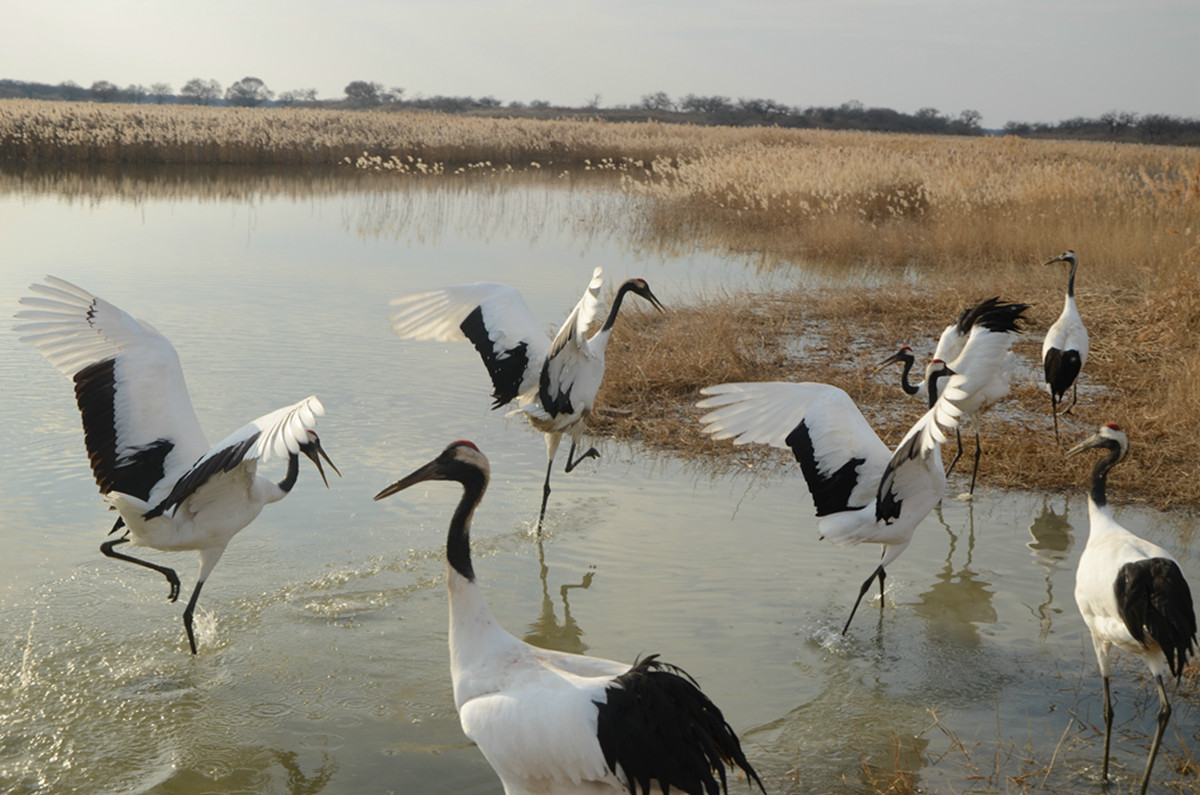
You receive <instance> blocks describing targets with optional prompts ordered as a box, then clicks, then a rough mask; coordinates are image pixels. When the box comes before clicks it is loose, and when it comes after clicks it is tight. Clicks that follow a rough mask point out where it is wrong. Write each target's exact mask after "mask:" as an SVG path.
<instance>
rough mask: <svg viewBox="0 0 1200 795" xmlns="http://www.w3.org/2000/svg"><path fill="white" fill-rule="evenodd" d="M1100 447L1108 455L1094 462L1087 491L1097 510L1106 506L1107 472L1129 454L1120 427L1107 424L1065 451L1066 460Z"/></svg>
mask: <svg viewBox="0 0 1200 795" xmlns="http://www.w3.org/2000/svg"><path fill="white" fill-rule="evenodd" d="M1093 447H1100V448H1103V449H1105V450H1107V451H1108V455H1106V456H1104V457H1103V458H1101V459H1100V460H1099V461H1097V462H1096V466H1095V467H1094V468H1093V469H1092V484H1091V488H1090V489H1089V491H1088V499H1089V501H1090V502H1091V504H1092V505H1094V506H1095V507H1097V508H1104V507H1106V506H1107V505H1108V494H1107V491H1108V471H1109V470H1110V469H1112V468H1113V467H1114V466H1116V465H1117V464H1118V463H1120V461H1121V459H1123V458H1124V457H1125V456H1126V455H1127V454H1128V453H1129V439H1128V437H1127V436H1126V435H1125V432H1124V431H1122V430H1121V426H1119V425H1117V424H1116V423H1115V422H1107V423H1105V424H1104V425H1101V426H1100V430H1099V431H1097V432H1096V433H1095V434H1094V435H1093V436H1091V437H1090V438H1088V439H1086V440H1084V441H1083V442H1080V443H1079V444H1077V445H1075V446H1074V447H1072V448H1071V449H1070V450H1068V451H1067V458H1070V457H1072V456H1075V455H1078V454H1079V453H1082V452H1083V451H1084V450H1088V449H1091V448H1093Z"/></svg>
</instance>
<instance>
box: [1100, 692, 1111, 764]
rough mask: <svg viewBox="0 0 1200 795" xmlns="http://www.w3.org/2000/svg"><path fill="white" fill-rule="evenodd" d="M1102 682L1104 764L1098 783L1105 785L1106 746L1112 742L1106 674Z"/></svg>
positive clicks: (1109, 697)
mask: <svg viewBox="0 0 1200 795" xmlns="http://www.w3.org/2000/svg"><path fill="white" fill-rule="evenodd" d="M1103 681H1104V762H1103V763H1102V764H1101V765H1100V783H1101V784H1105V783H1107V782H1108V746H1109V741H1110V740H1112V722H1113V710H1112V698H1111V696H1110V694H1109V677H1108V675H1107V674H1105V676H1104V679H1103Z"/></svg>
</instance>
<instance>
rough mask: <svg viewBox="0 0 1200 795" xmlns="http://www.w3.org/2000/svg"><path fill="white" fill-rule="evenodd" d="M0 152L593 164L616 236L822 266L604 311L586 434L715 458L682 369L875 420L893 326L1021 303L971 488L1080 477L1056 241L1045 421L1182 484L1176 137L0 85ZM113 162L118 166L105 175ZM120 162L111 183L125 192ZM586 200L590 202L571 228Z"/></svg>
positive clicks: (1195, 367)
mask: <svg viewBox="0 0 1200 795" xmlns="http://www.w3.org/2000/svg"><path fill="white" fill-rule="evenodd" d="M0 161H7V162H9V163H14V162H15V163H24V164H30V163H35V162H52V163H59V164H90V163H104V162H112V163H121V164H134V163H165V162H170V163H191V164H199V163H204V164H213V163H237V164H252V165H256V166H263V165H273V164H307V165H316V166H329V165H332V164H336V163H343V164H349V165H352V166H355V169H353V171H359V172H360V173H362V175H363V177H364V178H368V177H370V176H374V175H375V173H376V172H390V173H398V174H404V175H409V176H415V177H417V178H421V179H429V178H431V179H438V180H442V179H447V178H450V177H453V176H454V175H455V174H459V173H462V172H472V173H479V172H480V171H489V172H506V173H511V172H512V169H514V168H517V169H521V170H526V171H535V170H541V169H546V168H548V167H553V168H554V173H561V171H560V169H580V168H582V169H590V170H593V171H608V172H616V173H617V174H618V175H620V176H621V179H622V181H623V186H624V188H625V190H626V191H627V192H628V193H629V194H631V195H632V196H633V197H635V199H637V200H639V201H640V207H641V213H640V215H639V217H638V221H637V222H636V224H637V228H636V230H635V234H637V235H639V236H641V237H642V238H643V240H644V241H645V242H647V243H653V244H655V245H657V246H660V247H668V248H669V247H670V246H671V245H672V244H678V245H680V246H694V245H695V244H696V243H697V242H699V244H700V245H702V246H705V247H708V248H711V249H714V250H718V251H726V252H728V251H736V252H748V253H749V254H750V255H751V256H752V257H754V258H756V259H757V260H758V261H759V262H760V263H762V264H763V265H764V266H771V267H785V268H786V267H789V266H792V265H794V264H801V265H803V266H804V267H805V268H807V269H810V270H812V269H817V270H820V271H821V272H822V273H825V274H828V275H829V276H830V278H831V281H832V282H834V283H839V284H844V285H847V286H843V287H830V288H825V289H823V290H819V291H815V290H803V289H797V290H795V291H791V292H788V291H786V290H785V291H783V292H781V293H780V294H777V295H771V296H744V295H743V296H724V297H708V296H678V297H672V296H664V298H665V299H666V300H667V301H668V303H669V304H670V305H671V306H672V309H673V311H672V312H670V313H669V314H668V315H666V316H661V317H659V316H651V315H647V314H637V313H629V314H628V315H627V316H626V317H625V318H624V319H623V322H622V324H621V330H620V331H619V333H618V334H617V337H616V339H615V340H614V342H613V344H612V346H611V347H610V353H609V357H610V367H609V373H608V378H607V380H606V386H605V391H604V394H603V395H602V401H603V403H605V404H607V405H609V406H610V407H614V408H626V409H629V410H630V414H629V416H628V417H620V416H614V415H609V416H604V415H601V416H599V417H597V418H596V421H595V422H594V424H593V427H594V430H597V431H599V432H601V433H607V434H613V435H622V436H632V437H637V438H640V439H642V440H644V441H645V442H646V443H647V444H648V445H650V446H652V447H655V448H659V449H670V450H674V451H677V452H687V453H701V452H705V451H707V452H711V453H714V454H716V453H720V454H721V455H722V456H725V457H726V458H727V459H730V453H729V451H730V447H729V445H727V444H725V445H714V444H713V443H711V442H708V441H706V440H704V439H702V438H701V437H700V435H699V434H698V433H697V432H696V429H697V426H696V423H695V420H696V418H697V416H698V412H697V411H696V410H695V409H694V408H693V407H692V404H693V403H694V402H695V400H696V398H697V392H698V390H699V388H701V387H703V386H705V385H707V384H711V383H716V382H720V381H727V380H738V379H743V380H763V379H788V380H818V381H828V382H830V383H834V384H837V385H839V386H841V387H843V388H844V389H846V390H847V391H848V392H850V394H851V395H852V396H854V397H855V399H856V400H858V401H859V402H860V405H862V406H863V408H864V411H865V413H866V414H867V416H868V418H869V419H870V420H871V421H872V422H874V423H875V424H876V425H877V426H878V427H880V428H881V430H882V433H881V435H882V436H883V437H884V438H885V440H893V441H894V440H895V439H897V438H898V435H899V434H900V433H901V432H902V431H903V430H904V428H905V427H906V425H907V424H908V423H910V422H911V421H912V418H913V416H914V414H915V413H916V411H917V410H918V408H919V407H916V406H912V407H911V408H910V407H909V405H907V404H905V402H904V401H903V400H902V398H901V396H900V395H899V392H898V390H897V389H896V387H895V377H896V373H895V372H891V373H887V374H879V375H871V374H870V373H869V369H870V367H869V366H870V365H871V364H872V363H874V362H876V361H878V360H880V359H882V358H883V357H884V356H885V355H887V354H888V353H890V352H891V351H892V350H893V349H894V347H895V346H896V345H897V344H898V343H901V342H908V343H910V344H912V345H913V346H914V348H915V349H916V350H917V352H918V353H919V354H927V353H928V352H929V351H930V350H931V349H932V343H933V340H934V339H935V338H936V336H937V334H938V333H939V332H940V330H941V328H942V327H943V326H944V325H945V324H946V323H948V322H949V321H950V320H951V319H952V318H953V317H954V316H955V315H956V314H957V312H958V311H959V309H961V308H962V307H963V306H966V305H967V304H969V303H972V302H974V301H976V300H979V299H980V298H984V297H987V296H991V295H1001V296H1004V297H1005V298H1007V299H1010V300H1019V301H1024V302H1027V303H1029V304H1031V305H1032V307H1033V308H1032V309H1031V310H1030V312H1029V316H1030V322H1029V324H1028V328H1027V338H1026V340H1025V341H1023V342H1022V343H1020V344H1019V345H1018V347H1017V350H1018V352H1019V353H1021V354H1022V355H1023V356H1024V357H1025V358H1026V360H1027V362H1028V365H1029V366H1028V369H1027V371H1026V373H1025V376H1024V377H1023V378H1021V379H1018V382H1017V383H1016V384H1015V385H1014V389H1013V399H1012V401H1011V402H1010V404H1009V407H1008V408H1006V409H1003V410H1001V411H999V412H995V413H994V416H993V417H990V418H987V419H985V426H984V427H985V430H984V433H985V437H984V441H985V444H986V445H987V449H988V452H989V455H988V456H987V457H986V458H985V459H984V464H983V467H984V475H983V476H984V478H985V480H984V483H985V484H993V485H1009V486H1018V487H1026V488H1039V487H1049V488H1078V487H1079V485H1080V483H1081V482H1082V480H1083V478H1084V474H1083V473H1082V471H1081V470H1082V469H1083V468H1085V467H1086V464H1076V463H1072V464H1070V465H1067V464H1065V463H1064V461H1063V459H1062V456H1061V452H1060V451H1059V450H1058V449H1057V448H1056V447H1055V446H1054V444H1053V442H1052V435H1050V433H1049V430H1050V423H1049V417H1048V411H1049V401H1048V399H1047V398H1046V395H1045V393H1044V392H1042V391H1040V389H1039V388H1038V378H1037V376H1036V372H1037V369H1038V367H1039V364H1038V362H1039V359H1040V340H1041V336H1042V333H1043V332H1044V330H1045V329H1046V328H1047V327H1048V326H1049V324H1050V323H1051V322H1052V321H1053V320H1054V318H1055V317H1057V315H1058V312H1059V310H1060V308H1061V305H1062V292H1063V287H1064V285H1065V280H1066V273H1065V269H1062V268H1057V267H1055V268H1044V267H1042V266H1040V265H1039V264H1038V263H1040V262H1043V261H1044V260H1046V259H1048V258H1049V257H1051V256H1053V255H1056V254H1057V253H1059V252H1060V251H1061V250H1063V249H1065V248H1074V249H1076V250H1077V251H1078V252H1079V254H1080V257H1081V265H1080V271H1079V279H1078V293H1079V306H1080V312H1081V314H1082V316H1083V319H1084V322H1085V323H1086V324H1087V325H1088V328H1089V330H1090V333H1091V339H1092V354H1091V359H1090V360H1089V361H1088V364H1087V367H1086V368H1085V372H1084V375H1083V376H1082V379H1081V385H1082V387H1083V391H1082V395H1081V402H1080V406H1079V408H1078V409H1077V410H1076V412H1075V413H1074V416H1073V417H1072V418H1070V419H1069V420H1068V422H1067V425H1066V434H1067V437H1068V438H1069V439H1075V438H1078V437H1079V436H1081V435H1083V434H1085V433H1087V432H1089V431H1090V429H1091V427H1092V426H1093V425H1096V424H1098V423H1100V422H1102V421H1110V420H1112V421H1117V422H1120V423H1121V424H1122V425H1123V426H1127V427H1128V428H1129V430H1130V436H1131V441H1132V444H1133V448H1134V451H1135V453H1136V454H1135V455H1133V456H1131V458H1130V462H1129V463H1127V464H1125V465H1123V466H1122V467H1121V469H1119V470H1118V472H1117V473H1116V474H1114V483H1115V484H1119V486H1120V487H1123V488H1124V489H1126V493H1127V494H1130V495H1132V496H1135V497H1136V498H1137V499H1141V500H1144V501H1148V502H1151V503H1153V504H1155V505H1159V506H1163V507H1166V506H1170V505H1187V506H1191V507H1195V506H1197V505H1200V477H1197V475H1198V474H1200V473H1198V472H1197V461H1198V460H1200V432H1197V428H1196V425H1197V417H1200V351H1198V346H1197V332H1200V226H1198V221H1200V151H1198V150H1195V149H1187V148H1169V147H1154V146H1141V145H1129V144H1095V143H1078V142H1057V141H1028V140H1022V139H1019V138H1014V137H1006V138H961V137H935V136H913V135H886V134H871V133H856V132H830V131H814V130H783V129H775V128H722V127H690V126H685V125H669V124H661V123H652V122H651V123H625V124H611V123H603V122H598V121H585V120H531V119H500V118H471V117H462V116H449V115H440V114H434V113H373V112H349V111H333V110H310V109H297V108H274V109H261V108H248V109H245V108H243V109H239V108H207V107H198V106H145V105H95V104H90V103H44V102H35V101H28V100H0ZM347 170H348V171H352V170H350V169H347ZM247 176H248V178H249V179H250V184H248V185H247V186H246V187H245V190H249V191H253V190H268V191H269V190H271V189H272V188H271V187H270V183H269V180H268V181H267V182H265V183H264V182H262V181H258V177H259V176H261V175H257V174H251V175H247ZM16 178H17V179H28V178H29V177H28V175H24V174H22V175H20V176H19V177H16ZM114 179H115V180H117V182H118V183H119V184H122V185H123V184H124V183H123V180H126V179H128V177H127V176H126V174H124V173H122V174H119V175H116V176H114ZM134 180H135V182H134V184H132V186H125V187H126V188H128V189H129V190H134V191H136V190H137V189H138V187H137V184H136V178H134ZM317 184H320V180H317ZM256 185H257V186H258V187H255V186H256ZM264 185H265V186H266V187H263V186H264ZM123 189H124V188H123ZM606 220H607V221H609V222H614V221H613V219H604V218H598V219H595V220H594V223H596V224H604V223H605V222H606ZM856 283H857V284H861V283H870V284H874V285H878V286H875V287H862V286H858V287H855V286H853V285H855V284H856ZM689 302H691V305H689ZM1009 429H1011V430H1012V431H1013V432H1006V431H1007V430H1009ZM753 455H761V453H759V454H756V453H753V452H751V451H746V450H738V451H737V453H736V455H734V456H732V458H731V460H742V459H744V458H745V457H746V456H753Z"/></svg>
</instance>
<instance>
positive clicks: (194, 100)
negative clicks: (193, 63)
mask: <svg viewBox="0 0 1200 795" xmlns="http://www.w3.org/2000/svg"><path fill="white" fill-rule="evenodd" d="M220 96H221V84H220V83H218V82H217V81H216V80H203V79H201V78H199V77H193V78H192V79H191V80H189V81H187V83H185V84H184V86H183V88H181V89H179V99H180V100H181V101H182V102H187V103H190V104H192V105H211V104H212V103H213V100H215V99H217V98H218V97H220Z"/></svg>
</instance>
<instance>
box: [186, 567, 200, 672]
mask: <svg viewBox="0 0 1200 795" xmlns="http://www.w3.org/2000/svg"><path fill="white" fill-rule="evenodd" d="M203 587H204V580H200V581H199V582H197V583H196V588H195V590H193V591H192V598H191V599H188V603H187V607H186V608H184V611H183V628H184V629H186V630H187V636H188V645H189V646H191V647H192V654H195V653H196V633H195V632H194V631H192V614H193V613H195V612H196V600H197V599H199V598H200V589H201V588H203Z"/></svg>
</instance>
